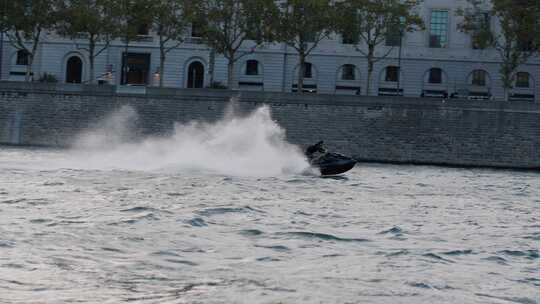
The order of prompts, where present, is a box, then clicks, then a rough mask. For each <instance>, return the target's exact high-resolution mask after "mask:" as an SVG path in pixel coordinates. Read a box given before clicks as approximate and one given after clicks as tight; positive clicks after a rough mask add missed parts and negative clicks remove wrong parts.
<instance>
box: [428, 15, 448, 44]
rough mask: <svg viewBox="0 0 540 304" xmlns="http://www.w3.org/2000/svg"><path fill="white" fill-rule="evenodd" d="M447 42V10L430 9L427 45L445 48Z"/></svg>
mask: <svg viewBox="0 0 540 304" xmlns="http://www.w3.org/2000/svg"><path fill="white" fill-rule="evenodd" d="M447 44H448V12H447V11H432V12H431V26H430V32H429V47H432V48H445V47H446V46H447Z"/></svg>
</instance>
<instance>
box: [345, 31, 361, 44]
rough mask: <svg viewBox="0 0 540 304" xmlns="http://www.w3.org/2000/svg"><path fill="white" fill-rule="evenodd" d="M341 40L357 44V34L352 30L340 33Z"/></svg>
mask: <svg viewBox="0 0 540 304" xmlns="http://www.w3.org/2000/svg"><path fill="white" fill-rule="evenodd" d="M341 42H342V43H343V44H358V36H357V35H356V34H355V33H353V32H343V33H341Z"/></svg>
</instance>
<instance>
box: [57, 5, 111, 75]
mask: <svg viewBox="0 0 540 304" xmlns="http://www.w3.org/2000/svg"><path fill="white" fill-rule="evenodd" d="M113 4H114V0H70V1H64V2H63V3H62V6H61V12H62V16H63V17H64V18H63V22H60V24H59V28H58V32H59V33H60V34H61V35H63V36H66V37H69V38H71V39H72V40H73V41H77V40H78V39H81V36H82V37H84V38H85V39H86V40H87V41H88V43H87V44H86V45H80V44H79V43H76V46H77V48H78V49H79V50H84V51H86V52H87V53H88V60H89V63H90V83H92V84H93V83H94V82H95V72H94V71H95V68H94V62H95V59H96V58H97V57H98V56H99V55H100V54H101V53H102V52H103V51H105V50H106V49H107V48H108V47H109V45H110V42H111V41H112V40H113V39H114V38H115V37H116V36H117V35H118V31H117V26H116V22H115V21H116V20H115V18H114V16H115V15H114V12H113V9H114V7H115V6H114V5H113Z"/></svg>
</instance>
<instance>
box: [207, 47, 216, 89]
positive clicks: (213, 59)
mask: <svg viewBox="0 0 540 304" xmlns="http://www.w3.org/2000/svg"><path fill="white" fill-rule="evenodd" d="M208 61H209V65H210V67H209V68H208V76H209V78H210V79H209V81H208V82H209V87H210V88H212V87H214V66H215V63H216V50H215V49H214V48H211V49H210V55H209V58H208Z"/></svg>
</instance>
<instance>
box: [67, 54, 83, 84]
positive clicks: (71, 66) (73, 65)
mask: <svg viewBox="0 0 540 304" xmlns="http://www.w3.org/2000/svg"><path fill="white" fill-rule="evenodd" d="M82 70H83V63H82V60H81V58H79V57H77V56H73V57H71V58H69V59H68V61H67V64H66V83H81V82H82Z"/></svg>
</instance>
